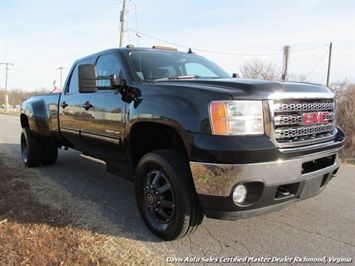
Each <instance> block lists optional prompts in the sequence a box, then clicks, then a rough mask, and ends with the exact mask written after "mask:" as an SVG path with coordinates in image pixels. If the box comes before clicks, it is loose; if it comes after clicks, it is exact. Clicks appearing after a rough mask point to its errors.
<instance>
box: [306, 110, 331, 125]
mask: <svg viewBox="0 0 355 266" xmlns="http://www.w3.org/2000/svg"><path fill="white" fill-rule="evenodd" d="M328 114H329V112H318V113H306V114H303V124H304V125H312V124H320V123H327V122H329V120H328V119H326V118H325V117H326V116H327V115H328Z"/></svg>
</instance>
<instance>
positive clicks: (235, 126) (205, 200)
mask: <svg viewBox="0 0 355 266" xmlns="http://www.w3.org/2000/svg"><path fill="white" fill-rule="evenodd" d="M20 120H21V126H22V134H21V152H22V159H23V162H24V164H25V165H26V166H27V167H35V166H39V165H40V164H43V165H50V164H54V163H55V162H56V160H57V155H58V148H61V147H64V148H66V149H67V148H73V149H76V150H79V151H81V152H83V153H84V154H85V155H88V156H92V157H96V158H99V159H101V160H103V161H105V162H106V165H107V170H108V171H109V172H112V173H114V174H116V175H119V176H121V177H124V178H128V179H130V180H132V181H134V183H135V193H136V201H137V205H138V209H139V211H140V214H141V216H142V219H143V220H144V222H145V224H146V225H147V227H148V228H149V229H150V230H151V231H152V232H153V233H155V234H156V235H158V236H159V237H161V238H163V239H165V240H173V239H177V238H181V237H183V236H186V235H187V234H189V233H192V232H193V231H194V230H195V229H196V228H197V227H198V225H199V224H201V222H202V219H203V217H204V215H206V216H207V217H212V218H218V219H239V218H246V217H251V216H256V215H261V214H265V213H269V212H272V211H276V210H279V209H281V208H282V207H285V206H287V205H289V204H291V203H294V202H296V201H299V200H302V199H306V198H309V197H313V196H315V195H317V194H319V193H320V192H321V191H323V190H324V188H325V187H326V186H327V184H328V183H329V181H330V180H331V179H332V178H333V177H334V176H335V175H336V173H337V171H338V169H339V166H340V160H339V157H338V152H339V150H340V149H341V148H342V146H343V142H344V139H345V136H344V133H343V132H342V131H341V129H339V128H337V126H336V104H335V100H334V95H333V94H332V93H331V92H330V91H329V90H328V89H327V88H326V87H323V86H321V85H316V84H306V83H291V82H285V83H279V82H271V81H263V80H248V79H239V78H232V77H231V76H230V75H229V74H227V73H226V72H225V71H224V70H223V69H221V68H220V67H219V66H217V65H216V64H214V63H213V62H211V61H208V60H207V59H205V58H203V57H201V56H198V55H196V54H195V53H193V52H192V51H191V50H189V52H179V51H176V50H174V49H168V48H165V47H153V48H134V47H131V46H128V47H126V48H120V49H111V50H106V51H102V52H99V53H96V54H93V55H90V56H87V57H85V58H82V59H79V60H77V61H76V62H75V63H74V65H73V67H72V69H71V70H70V73H69V75H68V78H67V80H66V83H65V86H64V88H63V91H62V93H60V94H48V95H39V96H34V97H31V98H30V99H28V100H27V101H25V102H24V103H23V104H22V110H21V116H20Z"/></svg>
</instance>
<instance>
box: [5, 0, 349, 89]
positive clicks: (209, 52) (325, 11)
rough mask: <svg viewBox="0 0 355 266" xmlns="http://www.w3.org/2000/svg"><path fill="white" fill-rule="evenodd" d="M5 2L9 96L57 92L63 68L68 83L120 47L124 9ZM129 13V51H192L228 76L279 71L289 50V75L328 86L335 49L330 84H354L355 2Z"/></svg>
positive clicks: (146, 5)
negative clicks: (98, 55) (87, 59)
mask: <svg viewBox="0 0 355 266" xmlns="http://www.w3.org/2000/svg"><path fill="white" fill-rule="evenodd" d="M0 2H1V13H0V16H1V18H0V25H1V26H0V27H1V44H0V52H1V54H0V57H1V58H0V59H1V62H9V63H13V64H14V65H13V66H10V71H9V76H8V89H9V90H11V89H16V88H21V89H26V90H35V89H39V88H47V89H52V88H53V85H52V84H53V80H56V81H57V85H59V80H60V71H59V70H58V68H59V67H64V70H63V80H65V78H66V75H67V73H68V71H69V69H70V67H71V65H72V63H73V62H74V61H75V60H76V59H78V58H81V57H84V56H86V55H88V54H91V53H95V52H98V51H100V50H104V49H108V48H113V47H118V45H119V31H120V22H119V18H120V10H121V9H122V1H119V0H117V1H78V0H77V1H75V0H72V1H65V0H63V1H15V0H11V1H6V0H0ZM127 9H128V13H127V22H128V23H127V28H126V31H125V40H124V43H125V44H128V43H131V44H134V45H135V46H138V45H139V46H144V47H151V46H153V45H165V46H174V47H176V48H178V49H179V50H183V51H187V48H186V47H191V48H192V49H193V50H195V51H196V52H197V53H198V54H201V55H203V56H205V57H207V58H209V59H211V60H212V61H215V62H216V63H217V64H219V65H220V66H221V67H223V68H224V69H226V70H227V71H228V72H230V73H233V72H239V73H240V67H241V66H242V64H243V63H244V62H247V61H250V60H253V59H260V60H264V61H266V62H269V61H272V62H273V63H275V64H277V65H278V66H279V67H280V68H281V66H282V60H283V59H282V52H283V47H284V46H285V45H289V46H291V53H290V57H289V73H290V74H291V75H293V76H296V77H297V76H299V75H301V74H302V75H305V76H307V79H308V80H309V81H311V82H315V83H321V84H325V83H326V76H327V64H328V52H329V43H330V42H332V43H333V54H332V64H331V75H330V81H331V82H338V81H341V80H344V79H345V78H347V79H349V80H350V81H352V82H354V79H355V77H354V72H355V55H354V49H355V48H354V47H355V42H354V35H355V0H347V1H342V0H336V1H325V0H321V1H312V0H309V1H301V0H292V1H266V0H260V1H239V0H230V1H223V0H219V1H218V0H214V1H198V0H195V1H194V0H190V1H187V0H186V1H183V0H175V1H171V0H164V1H163V0H162V1H151V0H140V1H139V0H132V1H129V0H127ZM136 31H138V32H139V33H141V35H142V37H141V38H138V37H137V36H136ZM63 82H64V81H63ZM0 87H1V88H4V87H5V66H4V65H2V66H1V80H0Z"/></svg>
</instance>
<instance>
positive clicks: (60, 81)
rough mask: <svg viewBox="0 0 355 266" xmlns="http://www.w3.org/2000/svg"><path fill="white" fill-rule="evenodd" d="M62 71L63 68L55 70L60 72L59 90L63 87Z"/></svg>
mask: <svg viewBox="0 0 355 266" xmlns="http://www.w3.org/2000/svg"><path fill="white" fill-rule="evenodd" d="M63 69H64V67H59V68H57V70H60V84H59V86H60V89H61V90H62V89H63V87H62V77H63Z"/></svg>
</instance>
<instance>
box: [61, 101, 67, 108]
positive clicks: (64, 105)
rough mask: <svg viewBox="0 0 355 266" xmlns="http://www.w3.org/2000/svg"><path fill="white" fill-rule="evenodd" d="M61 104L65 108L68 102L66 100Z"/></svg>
mask: <svg viewBox="0 0 355 266" xmlns="http://www.w3.org/2000/svg"><path fill="white" fill-rule="evenodd" d="M60 106H61V107H63V109H64V108H65V107H67V106H68V104H67V103H66V102H65V101H64V102H63V103H62V104H61V105H60Z"/></svg>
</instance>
